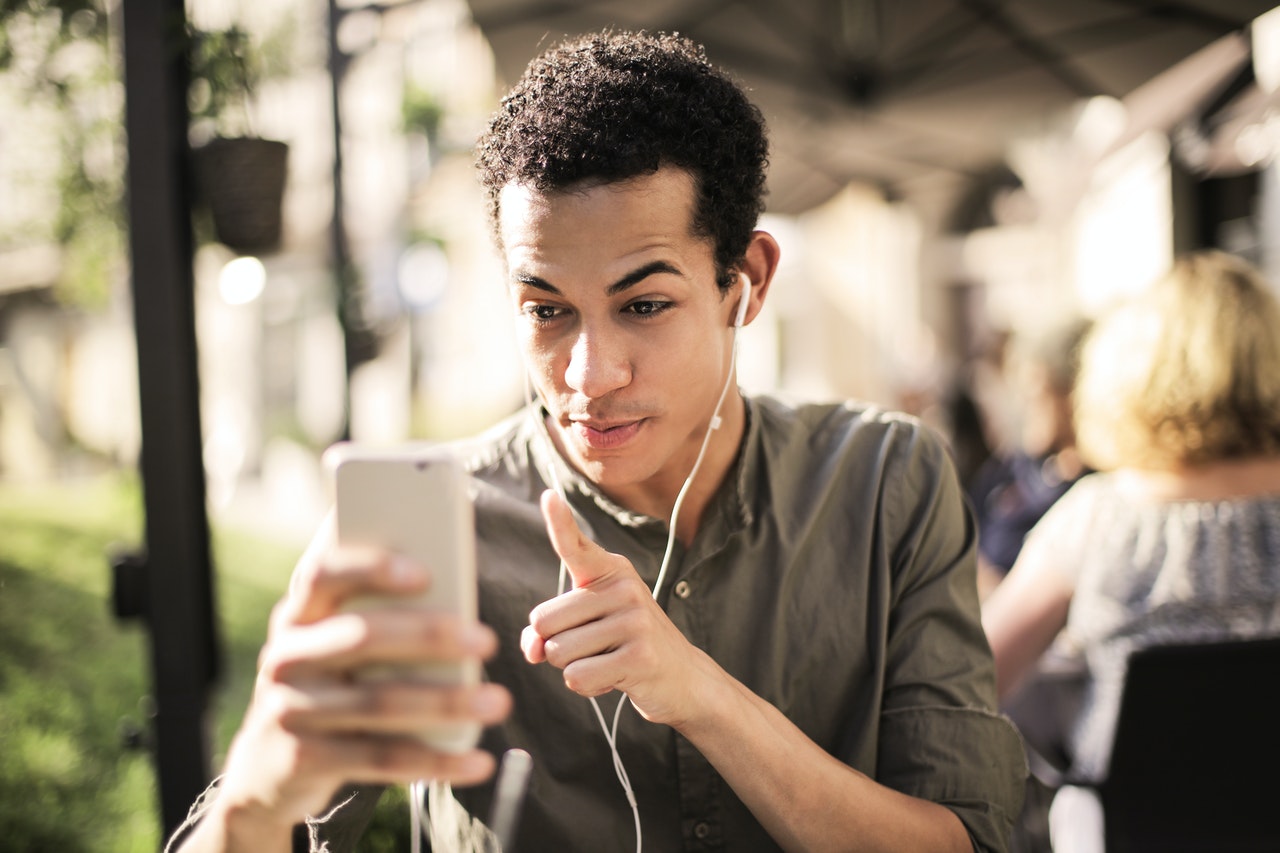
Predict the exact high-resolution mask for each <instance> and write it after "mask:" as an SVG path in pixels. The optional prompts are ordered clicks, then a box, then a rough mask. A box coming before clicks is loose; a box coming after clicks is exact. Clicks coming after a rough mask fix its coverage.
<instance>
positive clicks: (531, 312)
mask: <svg viewBox="0 0 1280 853" xmlns="http://www.w3.org/2000/svg"><path fill="white" fill-rule="evenodd" d="M520 311H521V313H522V314H524V315H525V316H526V317H528V318H529V319H531V320H533V321H534V322H535V323H550V322H551V321H552V320H554V319H556V318H557V317H559V316H560V315H561V314H562V313H564V312H563V310H562V309H560V308H557V307H556V306H554V305H547V304H545V303H541V302H531V303H526V304H525V305H524V306H523V307H522V308H521V309H520Z"/></svg>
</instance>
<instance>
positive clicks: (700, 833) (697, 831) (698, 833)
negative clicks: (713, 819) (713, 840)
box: [693, 820, 711, 840]
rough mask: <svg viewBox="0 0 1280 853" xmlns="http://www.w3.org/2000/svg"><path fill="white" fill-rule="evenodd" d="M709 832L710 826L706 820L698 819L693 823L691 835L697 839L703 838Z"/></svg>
mask: <svg viewBox="0 0 1280 853" xmlns="http://www.w3.org/2000/svg"><path fill="white" fill-rule="evenodd" d="M710 834H711V827H710V826H708V825H707V822H706V821H704V820H700V821H698V822H697V823H696V824H694V825H693V835H694V837H695V838H698V839H699V840H701V839H703V838H706V837H707V836H708V835H710Z"/></svg>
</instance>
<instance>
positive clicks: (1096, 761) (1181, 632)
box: [1024, 474, 1280, 779]
mask: <svg viewBox="0 0 1280 853" xmlns="http://www.w3.org/2000/svg"><path fill="white" fill-rule="evenodd" d="M1024 551H1026V552H1027V554H1028V556H1031V555H1033V554H1034V559H1035V562H1037V563H1040V562H1041V561H1044V562H1045V563H1047V564H1049V565H1052V567H1053V568H1054V570H1056V571H1059V572H1062V573H1063V574H1064V575H1065V576H1066V577H1067V578H1069V579H1070V580H1071V581H1072V582H1073V583H1074V585H1075V594H1074V596H1073V598H1072V600H1071V608H1070V612H1069V614H1068V616H1067V625H1066V628H1065V630H1064V631H1063V633H1062V635H1061V636H1060V637H1059V639H1058V642H1057V646H1056V650H1057V651H1059V652H1062V651H1065V652H1066V653H1067V654H1074V655H1077V656H1079V658H1080V659H1081V660H1082V661H1083V663H1084V664H1085V668H1086V670H1087V673H1088V677H1087V679H1086V685H1085V688H1084V696H1083V697H1082V704H1081V710H1080V713H1079V716H1078V717H1077V719H1076V722H1075V724H1074V726H1073V729H1072V731H1071V732H1070V733H1069V734H1068V738H1067V743H1068V747H1069V749H1070V752H1071V755H1072V757H1073V760H1074V766H1073V775H1079V776H1082V777H1084V778H1090V779H1099V778H1101V777H1103V776H1104V775H1105V773H1106V768H1107V763H1108V761H1109V759H1110V754H1111V741H1112V734H1113V732H1114V728H1115V721H1116V714H1117V712H1118V710H1119V704H1120V693H1121V689H1122V687H1123V685H1124V675H1125V669H1126V666H1127V661H1128V657H1129V654H1130V653H1131V652H1132V651H1133V650H1135V649H1138V648H1142V647H1145V646H1152V645H1159V644H1167V643H1179V642H1197V641H1203V642H1212V641H1215V640H1225V639H1246V638H1251V637H1261V636H1271V635H1280V483H1277V484H1276V493H1275V494H1272V495H1266V496H1261V497H1250V498H1233V499H1225V500H1208V501H1198V500H1153V499H1148V500H1143V499H1141V498H1137V499H1135V496H1134V495H1133V494H1132V493H1131V492H1123V491H1122V490H1121V489H1120V488H1119V487H1118V483H1117V478H1116V475H1114V474H1093V475H1090V476H1088V477H1085V478H1084V479H1082V480H1081V481H1080V482H1078V483H1077V484H1076V485H1075V486H1074V487H1073V488H1072V489H1071V491H1070V492H1068V493H1067V494H1066V495H1065V496H1064V497H1063V498H1062V499H1061V500H1060V501H1059V502H1058V503H1057V504H1055V505H1054V506H1053V507H1052V508H1051V509H1050V510H1049V512H1048V513H1047V514H1046V515H1045V516H1044V518H1043V519H1042V520H1041V521H1040V523H1039V524H1038V525H1037V526H1036V527H1035V529H1034V530H1032V532H1031V533H1030V534H1029V536H1028V538H1027V542H1026V545H1025V546H1024Z"/></svg>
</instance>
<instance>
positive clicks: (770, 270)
mask: <svg viewBox="0 0 1280 853" xmlns="http://www.w3.org/2000/svg"><path fill="white" fill-rule="evenodd" d="M781 256H782V248H781V247H780V246H779V245H778V241H777V240H775V239H773V235H772V234H770V233H769V232H767V231H754V232H752V234H751V242H750V243H748V244H747V251H746V253H745V254H744V255H743V259H742V264H741V265H740V266H739V268H738V273H739V278H740V280H741V281H742V283H743V284H744V285H745V284H750V290H751V296H750V298H749V299H748V300H747V302H746V304H745V306H739V307H740V309H742V308H745V312H746V313H745V314H742V313H741V311H740V312H739V316H741V317H742V322H741V323H740V325H743V326H745V325H747V324H748V323H750V322H751V321H752V320H754V319H755V318H756V315H758V314H759V313H760V309H761V308H762V307H764V300H765V297H766V296H767V295H768V293H769V285H770V284H772V283H773V276H774V274H775V273H777V271H778V261H779V259H780V258H781Z"/></svg>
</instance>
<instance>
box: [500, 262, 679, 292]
mask: <svg viewBox="0 0 1280 853" xmlns="http://www.w3.org/2000/svg"><path fill="white" fill-rule="evenodd" d="M660 273H669V274H671V275H681V272H680V270H678V269H676V268H675V267H674V266H672V265H671V264H669V263H667V262H666V261H652V262H650V263H647V264H645V265H644V266H642V267H638V268H637V269H634V270H632V271H631V272H629V273H627V274H626V275H624V276H623V277H622V278H620V279H618V280H617V281H615V282H614V283H613V284H611V285H609V286H608V287H606V288H605V294H606V295H608V296H614V295H616V294H618V293H621V292H622V291H624V290H626V289H627V288H629V287H634V286H635V285H637V284H639V283H640V282H642V281H644V280H645V279H646V278H648V277H649V276H651V275H658V274H660ZM515 280H516V281H518V282H519V283H520V284H524V285H528V286H529V287H534V288H537V289H538V290H542V291H546V292H547V293H554V294H556V295H557V296H559V295H561V294H560V288H558V287H556V286H555V285H554V284H552V283H551V282H549V281H547V280H546V279H544V278H540V277H538V276H536V275H529V274H527V273H516V275H515Z"/></svg>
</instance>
